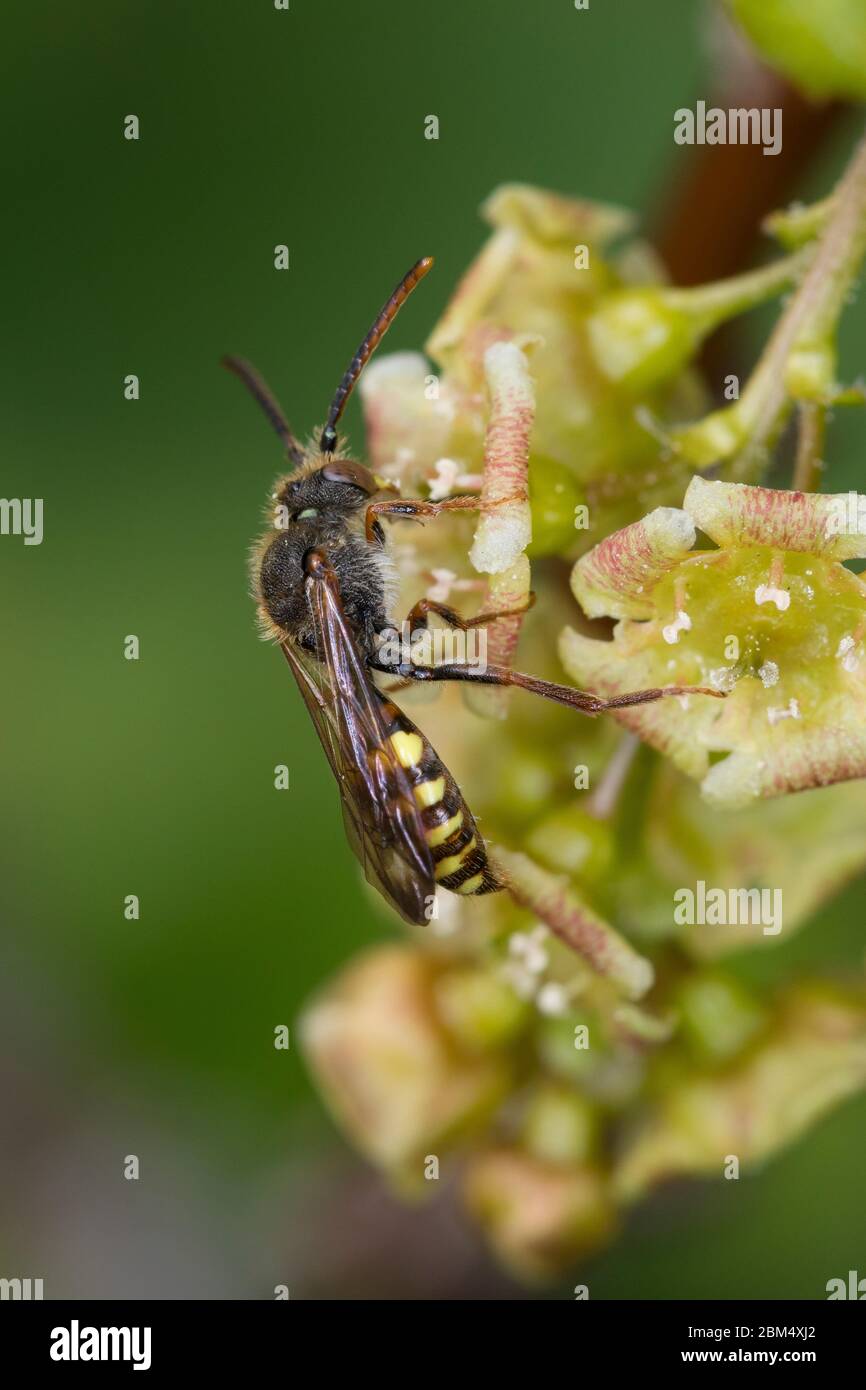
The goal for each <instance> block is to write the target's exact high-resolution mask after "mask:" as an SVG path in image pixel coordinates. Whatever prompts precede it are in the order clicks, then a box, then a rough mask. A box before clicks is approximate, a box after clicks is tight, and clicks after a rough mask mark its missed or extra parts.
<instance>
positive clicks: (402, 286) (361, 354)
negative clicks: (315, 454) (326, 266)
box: [319, 256, 433, 454]
mask: <svg viewBox="0 0 866 1390" xmlns="http://www.w3.org/2000/svg"><path fill="white" fill-rule="evenodd" d="M432 264H433V257H432V256H422V257H421V260H420V261H416V262H415V264H414V265H413V267H412V269H411V270H407V272H406V274H405V275H404V276H403V279H402V280H401V281H400V283H399V285H398V286H397V288H396V289H395V291H394V293H393V294H392V295H391V297H390V299H389V300H388V301H387V302H386V303H385V304H384V305H383V306H382V309H381V310H380V311H379V313H378V314H377V315H376V319H375V321H374V323H373V327H372V328H371V329H370V331H369V333H368V334H367V336H366V338H365V339H364V341H363V342H362V343H361V346H360V347H359V348H358V351H357V352H356V353H355V356H354V357H353V358H352V360H351V362H350V363H349V365H348V367H347V368H346V371H345V374H344V376H343V380H342V381H341V382H340V384H339V386H338V387H337V391H336V394H335V396H334V399H333V400H332V401H331V408H330V410H329V411H328V418H327V420H326V422H325V428H324V429H323V430H322V438H321V440H320V441H319V448H320V449H321V451H322V453H323V454H332V453H333V452H334V449H335V448H336V447H337V429H336V426H337V422H338V420H339V418H340V416H341V415H342V413H343V410H344V408H345V405H346V401H347V400H348V399H349V397H350V396H351V394H352V390H353V388H354V385H355V382H356V381H357V380H358V377H359V376H360V375H361V373H362V371H363V370H364V367H365V366H366V364H367V363H368V362H369V360H370V358H371V357H372V356H373V353H374V352H375V351H376V348H377V347H378V346H379V343H380V342H381V341H382V339H383V338H384V336H385V334H386V333H387V332H388V329H389V328H390V327H391V324H392V323H393V322H394V320H395V318H396V317H397V314H398V313H399V311H400V309H401V308H402V306H403V305H404V304H405V303H406V300H407V299H408V298H409V296H410V294H411V293H412V291H413V290H414V288H415V286H416V285H417V284H418V281H419V280H422V279H423V278H424V276H425V275H426V274H427V271H428V270H429V269H430V267H431V265H432Z"/></svg>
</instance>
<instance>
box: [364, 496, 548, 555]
mask: <svg viewBox="0 0 866 1390" xmlns="http://www.w3.org/2000/svg"><path fill="white" fill-rule="evenodd" d="M516 500H518V499H517V498H511V497H504V498H502V499H501V500H499V501H497V502H495V503H492V504H491V503H486V502H482V501H481V498H480V496H477V495H475V494H472V493H468V494H467V495H466V496H459V497H446V498H445V500H444V501H442V502H424V501H422V499H421V498H409V497H395V498H384V499H383V500H382V501H381V502H371V503H370V505H369V507H368V508H367V519H366V525H365V531H366V535H367V540H368V541H370V542H371V543H372V542H374V541H378V542H379V544H381V542H382V528H381V526H380V525H379V523H378V520H377V518H378V517H380V516H391V517H395V518H399V517H407V518H414V519H415V520H416V521H421V520H423V518H424V517H428V516H438V515H439V513H440V512H459V511H471V512H481V511H486V510H487V509H488V507H490V506H491V505H492V506H496V507H499V506H502V504H503V503H504V502H511V501H516ZM519 500H522V499H519Z"/></svg>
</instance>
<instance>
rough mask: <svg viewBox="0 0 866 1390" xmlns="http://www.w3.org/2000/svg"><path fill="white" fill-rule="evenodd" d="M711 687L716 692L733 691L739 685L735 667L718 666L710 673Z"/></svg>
mask: <svg viewBox="0 0 866 1390" xmlns="http://www.w3.org/2000/svg"><path fill="white" fill-rule="evenodd" d="M709 679H710V685H712V686H714V687H715V689H716V690H733V688H734V686H735V685H736V683H737V678H736V673H735V668H734V667H733V666H717V667H716V668H715V670H713V671H710V676H709Z"/></svg>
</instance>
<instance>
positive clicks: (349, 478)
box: [322, 459, 380, 497]
mask: <svg viewBox="0 0 866 1390" xmlns="http://www.w3.org/2000/svg"><path fill="white" fill-rule="evenodd" d="M322 477H323V478H327V480H328V482H329V483H349V484H350V485H351V486H352V487H357V488H360V489H361V491H362V492H366V493H367V495H368V497H372V496H373V494H374V493H375V492H379V490H380V489H379V484H378V483H377V482H376V479H375V478H374V477H373V474H372V473H371V472H370V470H369V468H365V467H364V465H363V463H355V462H354V460H352V459H334V460H332V462H331V463H326V464H325V465H324V467H323V468H322Z"/></svg>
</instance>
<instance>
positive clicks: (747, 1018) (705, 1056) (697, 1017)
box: [677, 972, 764, 1063]
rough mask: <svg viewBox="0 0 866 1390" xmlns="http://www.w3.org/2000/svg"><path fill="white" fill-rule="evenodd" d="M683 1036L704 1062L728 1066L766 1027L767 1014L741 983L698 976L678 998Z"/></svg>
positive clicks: (718, 976)
mask: <svg viewBox="0 0 866 1390" xmlns="http://www.w3.org/2000/svg"><path fill="white" fill-rule="evenodd" d="M677 1006H678V1009H679V1013H680V1025H681V1029H682V1036H683V1038H684V1040H685V1041H686V1043H687V1045H688V1047H689V1049H690V1051H691V1052H692V1053H693V1054H694V1056H695V1058H696V1059H697V1060H698V1061H701V1062H709V1063H720V1062H727V1061H729V1060H731V1058H733V1057H735V1056H736V1055H737V1053H739V1052H741V1051H742V1050H743V1048H744V1047H746V1045H747V1044H748V1043H749V1042H751V1040H752V1039H753V1038H754V1037H755V1036H756V1034H757V1033H758V1032H760V1030H761V1028H762V1027H763V1025H764V1011H763V1010H762V1009H761V1007H760V1005H759V1004H757V1003H756V1001H755V1000H754V999H753V998H752V996H751V995H750V994H749V993H748V991H747V990H745V989H744V988H743V987H742V985H741V984H739V982H738V981H736V980H732V979H731V978H730V977H728V976H726V975H722V974H721V973H717V972H712V973H706V974H701V975H696V976H694V977H693V978H692V979H690V980H687V981H685V983H684V984H683V985H681V987H680V990H679V995H678V998H677Z"/></svg>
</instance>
